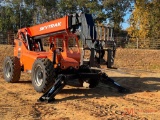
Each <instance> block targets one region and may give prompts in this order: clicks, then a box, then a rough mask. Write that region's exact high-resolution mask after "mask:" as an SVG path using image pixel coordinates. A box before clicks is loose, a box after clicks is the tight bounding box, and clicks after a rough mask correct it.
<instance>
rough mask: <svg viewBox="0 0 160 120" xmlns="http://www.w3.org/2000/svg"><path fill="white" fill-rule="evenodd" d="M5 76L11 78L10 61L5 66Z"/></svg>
mask: <svg viewBox="0 0 160 120" xmlns="http://www.w3.org/2000/svg"><path fill="white" fill-rule="evenodd" d="M4 71H5V76H6V77H7V78H10V77H11V65H10V63H9V61H8V62H7V63H6V64H5V70H4Z"/></svg>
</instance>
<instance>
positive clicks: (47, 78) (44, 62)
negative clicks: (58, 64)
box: [32, 58, 55, 92]
mask: <svg viewBox="0 0 160 120" xmlns="http://www.w3.org/2000/svg"><path fill="white" fill-rule="evenodd" d="M54 77H55V70H54V68H53V63H52V62H51V61H50V60H49V59H47V58H45V59H37V60H36V61H35V62H34V64H33V67H32V85H33V87H34V89H35V90H36V91H37V92H45V91H46V90H47V89H48V88H50V86H51V85H52V84H53V83H54V82H55V79H54Z"/></svg>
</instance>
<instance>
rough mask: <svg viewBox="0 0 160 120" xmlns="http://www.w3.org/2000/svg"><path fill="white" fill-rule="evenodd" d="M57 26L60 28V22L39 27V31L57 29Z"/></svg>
mask: <svg viewBox="0 0 160 120" xmlns="http://www.w3.org/2000/svg"><path fill="white" fill-rule="evenodd" d="M59 26H61V22H58V23H55V24H50V25H47V26H43V27H40V29H39V31H43V30H47V29H50V28H55V27H59Z"/></svg>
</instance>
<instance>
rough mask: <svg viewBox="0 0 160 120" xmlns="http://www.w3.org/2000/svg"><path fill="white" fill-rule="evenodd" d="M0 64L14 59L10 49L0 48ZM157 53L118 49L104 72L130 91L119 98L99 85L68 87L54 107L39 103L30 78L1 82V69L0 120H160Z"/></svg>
mask: <svg viewBox="0 0 160 120" xmlns="http://www.w3.org/2000/svg"><path fill="white" fill-rule="evenodd" d="M0 50H1V53H0V55H1V57H0V64H2V61H3V59H4V57H5V56H6V55H13V48H12V47H11V46H3V45H1V46H0ZM159 58H160V51H155V50H132V49H118V50H117V54H116V59H115V66H116V67H118V69H103V71H105V72H106V73H107V74H108V76H110V77H112V78H113V79H114V80H115V81H116V82H118V83H120V84H121V85H123V86H125V87H127V88H130V89H131V93H129V94H120V93H118V92H117V91H116V90H115V89H113V88H111V87H109V86H106V85H104V84H99V85H98V86H97V87H96V88H94V89H86V88H82V87H75V86H70V85H67V86H65V88H64V89H63V90H62V91H61V92H60V93H59V94H58V95H57V96H56V101H55V102H54V103H50V104H48V103H39V102H37V99H38V98H39V97H40V96H41V95H42V94H41V93H37V92H35V91H34V89H33V87H32V84H31V77H30V74H25V73H22V76H21V79H20V82H19V83H15V84H11V83H7V82H5V81H4V79H3V77H2V67H1V69H0V76H1V78H0V83H1V84H0V93H1V94H0V120H14V119H15V120H83V119H84V120H85V119H86V120H112V119H114V120H119V119H122V120H123V119H124V120H138V119H139V120H159V118H160V99H159V98H160V74H159V71H160V68H159V61H158V60H160V59H159ZM75 84H76V82H75Z"/></svg>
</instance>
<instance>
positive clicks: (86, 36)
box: [3, 14, 127, 102]
mask: <svg viewBox="0 0 160 120" xmlns="http://www.w3.org/2000/svg"><path fill="white" fill-rule="evenodd" d="M44 38H46V39H48V40H49V50H48V51H46V50H44V46H43V43H44V41H43V40H42V39H44ZM80 43H81V46H80ZM80 47H81V48H82V49H80ZM86 50H88V51H90V57H89V59H88V61H86V60H85V59H84V54H85V51H86ZM106 51H107V52H108V60H107V61H105V60H102V59H103V57H104V54H105V52H106ZM114 52H115V46H114V47H113V49H106V50H105V49H103V46H102V43H101V41H99V40H97V32H96V28H95V25H94V22H93V19H92V16H91V15H90V14H81V15H78V14H75V15H69V16H65V17H63V18H60V19H56V20H53V21H50V22H46V23H43V24H39V25H35V26H32V27H26V28H22V29H19V30H18V33H17V38H16V39H15V40H14V56H13V57H6V59H5V60H4V64H3V75H4V79H5V80H6V81H7V82H11V83H14V82H18V81H19V79H20V75H21V71H24V72H29V73H31V74H32V85H33V87H34V89H35V90H36V91H37V92H44V94H43V95H42V96H41V97H40V98H39V100H40V101H48V102H50V101H52V100H53V99H54V97H55V96H56V94H57V93H58V92H59V91H60V90H61V89H63V87H64V86H65V85H66V84H67V81H68V80H71V79H73V80H76V79H78V80H79V82H80V84H81V85H82V86H83V83H84V82H85V83H88V87H90V88H93V87H96V86H97V85H98V83H99V82H103V83H105V84H107V85H111V86H113V87H114V88H117V89H118V91H119V92H126V91H127V89H125V88H123V87H122V86H120V85H119V84H118V83H116V82H115V81H114V80H112V79H111V78H109V77H108V76H107V75H106V74H105V73H103V72H102V71H101V70H100V69H97V67H99V66H100V65H101V64H102V63H105V64H106V65H107V66H108V67H111V66H112V63H113V58H114V55H115V54H114Z"/></svg>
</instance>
